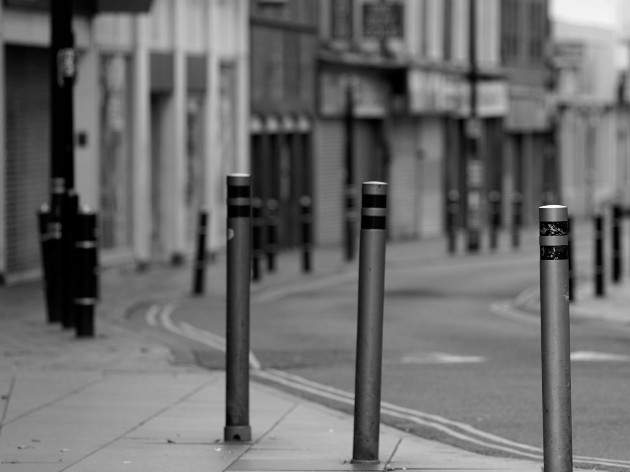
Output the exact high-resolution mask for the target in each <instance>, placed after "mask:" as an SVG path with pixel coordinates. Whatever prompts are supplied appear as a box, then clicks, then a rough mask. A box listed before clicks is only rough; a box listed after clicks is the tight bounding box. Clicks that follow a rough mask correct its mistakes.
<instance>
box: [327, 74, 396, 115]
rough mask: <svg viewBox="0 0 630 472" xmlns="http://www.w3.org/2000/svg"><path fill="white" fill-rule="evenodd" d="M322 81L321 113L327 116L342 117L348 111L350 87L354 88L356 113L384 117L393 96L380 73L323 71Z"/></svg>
mask: <svg viewBox="0 0 630 472" xmlns="http://www.w3.org/2000/svg"><path fill="white" fill-rule="evenodd" d="M319 84H320V94H319V95H320V113H321V115H322V116H325V117H339V116H343V115H344V114H345V113H346V100H347V88H348V87H352V88H353V91H354V116H355V117H357V118H381V117H383V116H385V115H386V112H387V98H388V95H389V92H388V90H389V89H388V86H387V83H386V82H385V81H384V80H382V79H379V78H378V77H376V76H370V75H361V74H352V73H339V72H322V73H321V74H320V79H319Z"/></svg>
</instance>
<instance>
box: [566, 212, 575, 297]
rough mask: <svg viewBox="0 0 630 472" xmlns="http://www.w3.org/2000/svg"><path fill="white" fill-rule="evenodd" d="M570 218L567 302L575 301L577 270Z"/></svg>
mask: <svg viewBox="0 0 630 472" xmlns="http://www.w3.org/2000/svg"><path fill="white" fill-rule="evenodd" d="M571 222H572V220H571V217H569V248H568V249H569V301H571V302H574V301H576V297H575V282H576V277H575V275H576V274H577V270H576V268H575V258H574V257H573V233H572V232H571Z"/></svg>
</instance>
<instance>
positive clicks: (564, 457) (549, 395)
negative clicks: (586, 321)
mask: <svg viewBox="0 0 630 472" xmlns="http://www.w3.org/2000/svg"><path fill="white" fill-rule="evenodd" d="M539 214H540V313H541V325H540V327H541V348H542V349H541V360H542V398H543V445H544V451H543V455H544V470H545V472H572V470H573V457H572V431H571V360H570V332H569V287H568V285H569V261H568V258H569V254H568V252H569V249H568V244H569V221H568V213H567V207H566V206H561V205H548V206H542V207H540V208H539Z"/></svg>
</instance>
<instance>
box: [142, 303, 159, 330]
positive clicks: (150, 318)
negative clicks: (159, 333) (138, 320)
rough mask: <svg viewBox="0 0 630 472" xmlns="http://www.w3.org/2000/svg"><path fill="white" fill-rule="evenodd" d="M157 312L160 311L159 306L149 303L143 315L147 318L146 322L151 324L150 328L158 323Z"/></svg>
mask: <svg viewBox="0 0 630 472" xmlns="http://www.w3.org/2000/svg"><path fill="white" fill-rule="evenodd" d="M159 313H160V307H159V306H158V305H151V306H150V307H149V309H148V310H147V313H146V315H145V317H146V320H147V324H148V325H149V326H151V327H152V328H155V327H157V325H158V322H157V316H158V314H159Z"/></svg>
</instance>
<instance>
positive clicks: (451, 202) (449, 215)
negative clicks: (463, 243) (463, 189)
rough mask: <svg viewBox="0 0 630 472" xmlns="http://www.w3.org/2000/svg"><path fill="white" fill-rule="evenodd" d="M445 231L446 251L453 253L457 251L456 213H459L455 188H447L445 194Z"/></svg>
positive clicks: (457, 194) (457, 193)
mask: <svg viewBox="0 0 630 472" xmlns="http://www.w3.org/2000/svg"><path fill="white" fill-rule="evenodd" d="M446 199H447V200H448V202H447V204H446V233H447V239H448V245H447V249H448V253H449V254H455V252H456V251H457V215H458V214H459V192H458V191H457V190H455V189H452V190H449V191H448V194H447V196H446Z"/></svg>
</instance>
